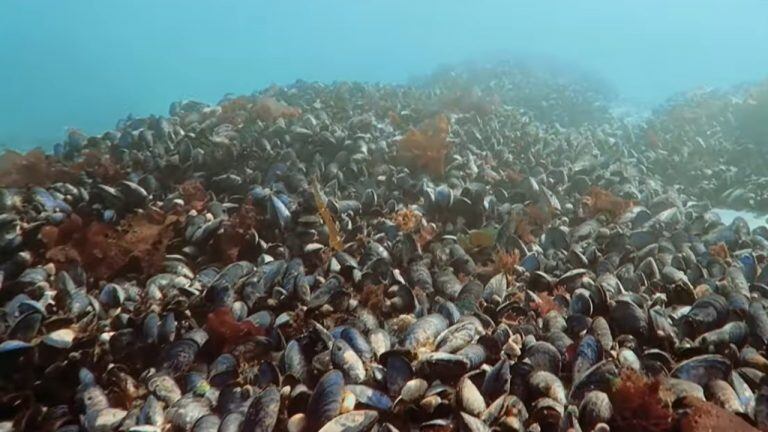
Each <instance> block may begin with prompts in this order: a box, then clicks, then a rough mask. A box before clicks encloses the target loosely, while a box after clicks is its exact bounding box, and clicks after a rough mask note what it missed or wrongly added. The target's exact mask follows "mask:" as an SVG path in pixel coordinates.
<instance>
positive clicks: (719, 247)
mask: <svg viewBox="0 0 768 432" xmlns="http://www.w3.org/2000/svg"><path fill="white" fill-rule="evenodd" d="M709 254H710V255H712V256H713V257H716V258H720V259H721V260H723V261H725V260H727V259H729V258H730V257H731V254H730V253H729V252H728V246H726V245H725V243H723V242H720V243H718V244H715V245H712V246H710V247H709Z"/></svg>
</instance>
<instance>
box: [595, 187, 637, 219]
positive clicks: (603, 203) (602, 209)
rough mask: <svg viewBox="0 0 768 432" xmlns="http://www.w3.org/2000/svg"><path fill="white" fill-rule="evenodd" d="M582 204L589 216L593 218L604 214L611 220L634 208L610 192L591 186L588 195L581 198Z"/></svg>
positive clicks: (632, 204)
mask: <svg viewBox="0 0 768 432" xmlns="http://www.w3.org/2000/svg"><path fill="white" fill-rule="evenodd" d="M582 203H583V204H584V207H585V209H586V210H587V212H588V213H589V215H590V216H592V217H594V216H597V215H598V214H601V213H604V214H607V215H608V216H610V217H611V218H613V219H616V218H618V217H619V216H621V215H623V214H624V212H626V211H627V210H629V209H630V208H632V207H633V206H634V203H633V202H632V201H630V200H625V199H623V198H619V197H617V196H616V195H614V194H612V193H611V192H609V191H607V190H605V189H601V188H599V187H597V186H592V188H590V190H589V193H588V194H587V195H586V196H585V197H584V198H583V200H582Z"/></svg>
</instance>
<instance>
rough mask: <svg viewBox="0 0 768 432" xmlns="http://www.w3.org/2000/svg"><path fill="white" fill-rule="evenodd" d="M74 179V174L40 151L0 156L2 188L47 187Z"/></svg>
mask: <svg viewBox="0 0 768 432" xmlns="http://www.w3.org/2000/svg"><path fill="white" fill-rule="evenodd" d="M76 178H77V173H76V172H74V171H73V170H71V169H70V168H68V167H66V166H65V165H63V164H62V163H60V162H59V161H57V160H56V159H54V158H53V157H50V156H47V155H46V154H45V152H43V151H42V150H40V149H34V150H30V151H29V152H27V153H26V154H22V153H19V152H16V151H13V150H6V151H5V152H4V153H3V154H2V155H0V185H2V186H3V187H27V186H48V185H50V184H51V183H56V182H59V181H63V182H71V181H74V180H76Z"/></svg>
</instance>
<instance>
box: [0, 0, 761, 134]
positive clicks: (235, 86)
mask: <svg viewBox="0 0 768 432" xmlns="http://www.w3.org/2000/svg"><path fill="white" fill-rule="evenodd" d="M766 46H768V2H767V1H760V0H753V1H727V2H726V1H701V0H696V1H694V0H676V1H668V0H664V1H662V0H653V1H642V2H640V1H624V0H622V1H616V0H612V1H585V2H573V1H536V2H523V1H510V0H494V1H491V0H477V1H473V2H467V1H459V0H448V1H445V0H442V1H413V0H407V1H406V0H389V1H374V0H367V1H360V0H354V1H353V0H349V1H341V0H322V1H318V0H312V1H309V0H306V1H301V0H299V1H287V2H267V1H255V2H253V1H251V2H246V1H215V2H214V1H199V0H192V1H190V0H186V1H181V0H162V1H157V0H151V1H150V0H130V1H124V2H118V1H108V0H98V1H97V0H90V1H85V0H67V1H53V0H34V1H30V0H3V1H1V2H0V59H1V60H0V146H6V147H15V148H28V147H31V146H35V145H45V146H49V145H50V144H52V143H53V142H54V141H55V140H57V139H60V138H61V137H62V136H63V133H64V131H65V130H66V128H68V127H78V128H81V129H83V130H85V131H86V132H89V133H98V132H100V131H102V130H104V129H108V128H111V127H112V126H113V125H114V123H115V121H116V120H117V119H118V118H121V117H124V116H125V115H126V114H128V113H134V114H136V115H146V114H149V113H166V112H167V107H168V105H169V103H170V102H171V101H173V100H177V99H180V98H196V99H201V100H204V101H208V102H216V101H217V100H218V99H219V98H220V97H221V96H222V95H224V94H225V93H228V92H234V93H247V92H250V91H252V90H254V89H257V88H261V87H263V86H266V85H268V84H270V83H273V82H274V83H288V82H292V81H293V80H295V79H297V78H303V79H307V80H322V81H333V80H346V79H354V80H366V81H384V82H403V81H406V80H408V79H409V78H410V77H413V76H417V75H421V74H425V73H428V72H430V71H431V70H433V69H434V68H435V67H436V66H438V65H440V64H446V63H454V62H460V61H464V60H468V59H483V58H495V57H512V58H527V59H531V58H533V59H545V60H547V61H555V62H558V63H559V64H562V65H565V66H564V67H565V68H568V69H571V70H574V71H587V72H589V73H591V74H594V75H595V76H599V77H601V78H603V79H605V80H606V81H607V82H608V83H610V85H612V86H613V87H614V88H615V90H616V92H617V93H618V94H619V95H620V98H621V101H622V103H623V104H625V105H629V106H634V107H642V108H643V109H646V108H648V107H651V106H654V105H655V104H658V103H659V102H661V101H663V100H664V99H665V98H666V97H668V96H669V95H671V94H673V93H675V92H679V91H684V90H688V89H691V88H696V87H699V86H728V85H732V84H736V83H739V82H742V81H745V80H756V79H759V78H762V77H764V76H765V75H766V74H767V73H768V55H765V47H766Z"/></svg>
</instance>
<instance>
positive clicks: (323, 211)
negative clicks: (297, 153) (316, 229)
mask: <svg viewBox="0 0 768 432" xmlns="http://www.w3.org/2000/svg"><path fill="white" fill-rule="evenodd" d="M312 194H313V195H314V198H315V205H316V206H317V211H318V213H320V217H321V218H322V219H323V223H324V224H325V227H326V228H327V229H328V244H329V245H330V246H331V247H332V248H333V249H334V250H337V251H340V250H342V249H344V243H343V242H342V240H341V236H339V229H338V228H337V227H336V221H334V220H333V216H332V215H331V212H330V211H329V210H328V206H326V205H325V199H324V198H323V195H322V192H320V185H318V184H317V181H316V180H315V181H314V182H313V183H312Z"/></svg>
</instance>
